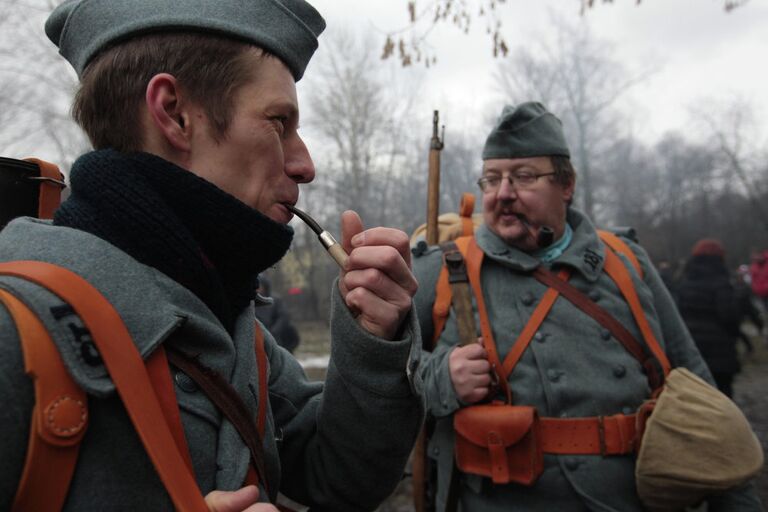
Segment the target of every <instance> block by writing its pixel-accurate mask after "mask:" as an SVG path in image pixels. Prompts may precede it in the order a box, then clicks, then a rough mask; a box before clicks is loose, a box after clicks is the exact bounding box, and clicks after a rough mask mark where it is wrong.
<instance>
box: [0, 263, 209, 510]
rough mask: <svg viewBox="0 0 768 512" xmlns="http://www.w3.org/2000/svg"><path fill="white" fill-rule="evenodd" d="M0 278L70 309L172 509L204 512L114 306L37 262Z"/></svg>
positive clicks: (8, 269)
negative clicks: (27, 285) (24, 283)
mask: <svg viewBox="0 0 768 512" xmlns="http://www.w3.org/2000/svg"><path fill="white" fill-rule="evenodd" d="M0 274H1V275H10V276H14V277H20V278H23V279H27V280H29V281H32V282H34V283H36V284H38V285H40V286H43V287H45V288H47V289H48V290H50V291H51V292H53V293H55V294H56V295H58V296H59V297H60V298H61V299H63V300H64V301H65V302H67V303H68V304H70V305H71V306H72V308H73V309H74V310H75V312H76V313H77V315H78V316H79V317H80V318H81V319H82V320H83V323H84V324H85V326H86V328H87V329H88V330H89V331H90V333H91V336H92V338H93V341H94V343H95V344H96V347H97V349H98V351H99V354H100V355H101V358H102V360H103V361H104V364H105V366H106V367H107V370H108V372H109V374H110V376H111V378H112V381H113V382H114V383H115V387H116V388H117V392H118V394H119V395H120V398H121V399H122V401H123V404H124V405H125V408H126V410H127V412H128V415H129V416H130V418H131V421H132V422H133V424H134V427H135V428H136V431H137V433H138V434H139V437H140V439H141V441H142V443H143V444H144V448H145V449H146V451H147V454H148V455H149V457H150V459H151V460H152V463H153V464H154V466H155V469H156V470H157V472H158V475H159V476H160V479H161V481H162V482H163V484H164V486H165V488H166V490H167V491H168V493H169V495H170V497H171V500H172V501H173V504H174V506H175V507H176V509H178V510H181V511H184V512H187V511H199V512H207V511H208V507H207V505H206V504H205V501H204V499H203V496H202V494H201V493H200V490H199V488H198V487H197V483H196V482H195V479H194V476H193V474H192V473H191V472H190V471H189V468H188V467H187V463H186V462H185V460H184V457H183V456H182V455H181V453H180V450H179V448H178V445H177V444H176V440H175V439H174V436H173V434H172V433H171V430H170V428H169V426H168V424H167V422H166V421H158V419H159V418H164V415H163V411H162V408H161V405H160V402H159V400H158V398H157V396H156V394H155V392H154V390H153V388H152V384H151V382H150V378H149V375H148V374H147V369H146V367H145V366H144V361H143V360H142V359H141V355H140V354H139V352H138V350H137V349H136V346H135V345H134V344H133V341H132V340H131V336H130V333H129V332H128V330H127V328H126V327H125V324H124V323H123V321H122V319H121V318H120V315H119V314H118V313H117V311H116V310H115V309H114V307H113V306H112V305H111V304H110V303H109V302H108V301H107V300H106V299H105V298H104V297H103V296H102V295H101V294H100V293H99V292H98V290H96V289H95V288H94V287H93V286H91V285H90V284H89V283H88V282H87V281H85V280H84V279H83V278H81V277H80V276H78V275H77V274H75V273H74V272H71V271H69V270H67V269H64V268H61V267H58V266H56V265H52V264H50V263H44V262H38V261H16V262H10V263H2V264H0Z"/></svg>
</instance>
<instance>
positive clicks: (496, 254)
mask: <svg viewBox="0 0 768 512" xmlns="http://www.w3.org/2000/svg"><path fill="white" fill-rule="evenodd" d="M566 220H567V222H568V224H570V226H571V228H572V229H573V240H572V241H571V244H570V245H569V246H568V248H567V249H566V250H565V252H563V254H562V255H561V256H560V257H559V258H557V259H556V260H555V261H553V262H552V263H551V266H552V267H558V266H564V267H569V268H571V269H573V270H575V271H577V272H579V273H580V274H581V275H582V276H584V278H585V279H587V280H588V281H590V282H594V281H596V280H597V279H598V277H599V276H600V273H601V272H602V270H603V263H604V262H605V249H604V247H603V244H602V242H600V238H599V237H598V235H597V231H596V230H595V227H594V225H593V224H592V222H590V220H589V219H588V218H587V216H586V215H584V214H583V213H581V212H580V211H578V210H576V209H574V208H569V209H568V213H567V217H566ZM475 237H476V239H477V244H478V245H479V246H480V248H481V249H482V250H483V252H484V253H485V255H486V256H487V257H488V258H491V259H492V260H494V261H497V262H499V263H501V264H502V265H505V266H508V267H510V268H512V269H513V270H516V271H520V272H531V271H533V269H535V268H536V267H538V266H539V264H540V262H539V260H537V259H536V258H534V257H533V256H531V255H530V254H528V253H526V252H523V251H521V250H519V249H517V248H515V247H512V246H510V245H507V243H506V242H504V240H502V239H501V238H499V236H498V235H496V234H495V233H494V232H492V231H491V230H490V229H488V227H487V226H486V225H482V226H480V227H479V228H478V229H477V231H476V232H475Z"/></svg>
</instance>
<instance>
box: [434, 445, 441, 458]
mask: <svg viewBox="0 0 768 512" xmlns="http://www.w3.org/2000/svg"><path fill="white" fill-rule="evenodd" d="M432 455H434V456H435V457H437V456H438V455H440V448H439V447H437V446H435V447H434V448H433V449H432Z"/></svg>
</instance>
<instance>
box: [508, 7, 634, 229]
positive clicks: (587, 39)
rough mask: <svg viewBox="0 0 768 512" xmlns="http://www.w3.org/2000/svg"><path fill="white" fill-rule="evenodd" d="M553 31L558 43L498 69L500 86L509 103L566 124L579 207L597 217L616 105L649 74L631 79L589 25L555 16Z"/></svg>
mask: <svg viewBox="0 0 768 512" xmlns="http://www.w3.org/2000/svg"><path fill="white" fill-rule="evenodd" d="M552 27H553V30H554V33H553V36H554V40H553V42H548V41H547V40H546V39H539V43H538V46H535V45H530V46H527V47H524V48H520V49H519V50H517V51H516V52H515V53H514V54H513V55H512V56H511V58H510V59H509V60H508V61H506V62H501V63H499V67H498V70H497V74H496V77H497V84H498V87H499V89H500V91H501V93H502V95H503V97H504V99H505V101H507V102H510V103H519V102H522V101H528V100H536V101H542V102H543V103H544V104H545V105H546V106H547V108H549V109H550V110H551V111H553V112H555V113H556V114H557V115H558V116H559V117H560V119H561V120H562V121H563V125H564V130H565V134H566V138H567V139H568V141H569V146H570V148H571V157H572V159H573V161H574V163H575V165H576V168H577V171H578V175H579V182H580V185H579V187H578V191H579V196H577V203H578V204H580V205H581V206H582V207H583V209H584V210H585V212H586V213H587V215H589V216H590V217H594V216H595V215H596V214H597V213H598V212H597V211H596V205H597V198H598V197H599V189H600V186H601V184H602V183H601V178H602V177H603V176H602V174H603V171H604V169H601V167H600V165H599V158H600V155H601V154H602V153H603V152H604V151H606V149H607V148H609V147H610V146H611V145H612V144H614V143H615V142H616V141H617V139H618V137H619V136H620V134H619V133H618V130H617V127H618V122H617V121H618V113H617V112H616V109H615V103H616V101H617V100H618V99H619V98H620V97H621V96H622V95H623V94H624V93H626V92H627V91H628V90H629V89H630V88H631V87H632V86H633V85H635V84H637V83H638V82H640V81H641V80H643V79H644V77H645V76H647V74H648V73H647V72H643V73H639V74H636V75H629V74H628V73H627V71H626V70H625V69H624V67H623V66H622V65H621V63H619V62H618V61H617V60H616V59H615V58H614V57H613V55H612V52H611V49H610V45H608V44H605V43H604V42H603V41H599V40H597V39H596V38H595V37H594V36H593V35H592V33H591V31H590V29H589V27H588V25H587V24H586V22H585V20H577V21H576V22H568V21H565V20H563V19H561V18H558V17H556V16H553V20H552Z"/></svg>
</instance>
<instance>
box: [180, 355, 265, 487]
mask: <svg viewBox="0 0 768 512" xmlns="http://www.w3.org/2000/svg"><path fill="white" fill-rule="evenodd" d="M167 352H168V361H170V362H171V364H172V365H174V366H175V367H177V368H178V369H179V370H181V371H183V372H184V373H186V374H187V376H188V377H189V378H190V379H192V380H193V381H194V382H195V384H197V385H198V386H199V387H200V389H201V390H202V392H203V393H204V394H205V396H207V397H208V399H209V400H210V401H211V402H213V403H214V405H216V408H217V409H219V411H221V413H222V414H223V415H224V416H225V417H226V418H227V419H228V420H229V422H230V423H232V425H233V426H234V427H235V430H237V432H238V434H240V438H241V439H242V440H243V442H244V443H245V445H246V446H247V447H248V450H250V452H251V462H252V463H253V466H254V469H255V470H256V475H257V476H258V478H259V481H260V482H261V483H262V484H263V486H264V488H265V489H267V481H266V479H265V478H264V476H265V472H264V447H263V444H262V437H261V436H260V435H259V431H258V428H257V426H256V422H255V421H254V418H253V417H252V416H251V413H250V411H249V410H248V406H246V405H245V403H244V402H243V400H242V398H240V395H238V394H237V391H235V389H234V388H233V387H232V386H231V385H230V384H229V382H227V381H226V380H225V379H224V378H223V377H222V376H221V375H219V373H218V372H216V371H215V370H212V369H210V368H208V367H207V366H205V365H203V364H202V363H201V362H200V361H198V360H197V359H194V358H192V357H189V356H188V355H186V354H184V353H183V352H181V351H180V350H175V349H171V348H170V347H169V348H168V351H167ZM267 492H269V491H267Z"/></svg>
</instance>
